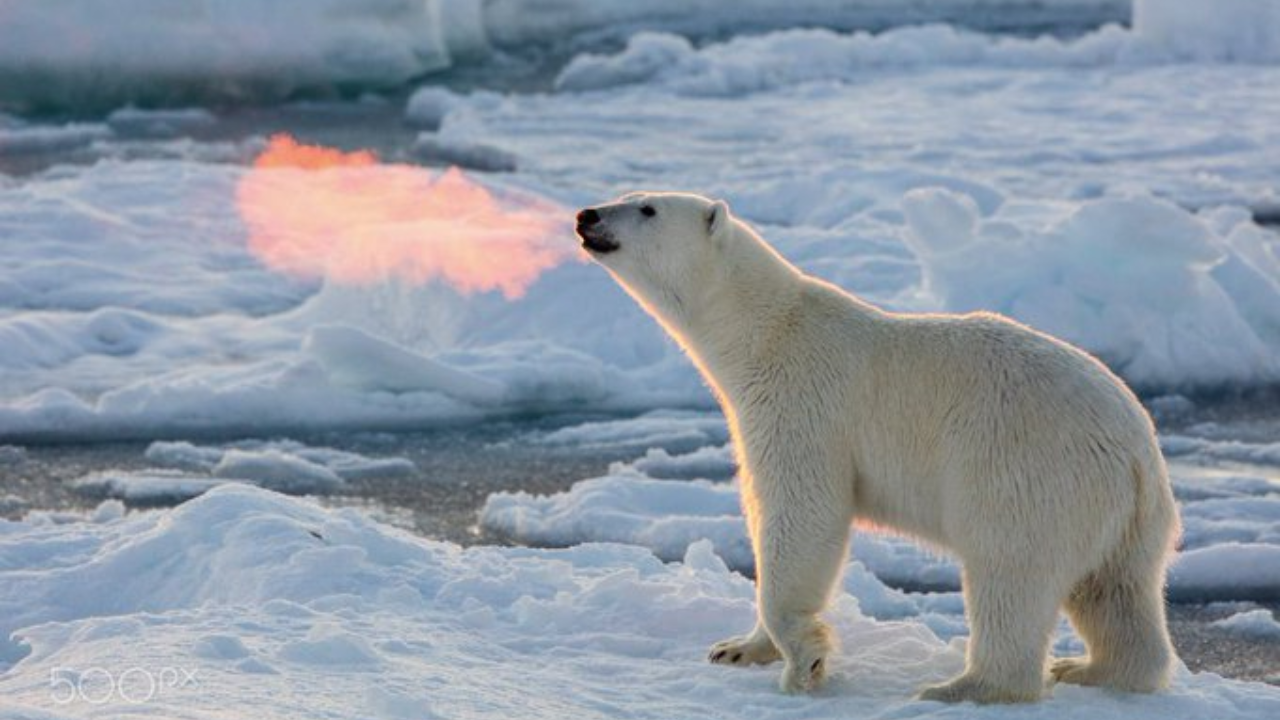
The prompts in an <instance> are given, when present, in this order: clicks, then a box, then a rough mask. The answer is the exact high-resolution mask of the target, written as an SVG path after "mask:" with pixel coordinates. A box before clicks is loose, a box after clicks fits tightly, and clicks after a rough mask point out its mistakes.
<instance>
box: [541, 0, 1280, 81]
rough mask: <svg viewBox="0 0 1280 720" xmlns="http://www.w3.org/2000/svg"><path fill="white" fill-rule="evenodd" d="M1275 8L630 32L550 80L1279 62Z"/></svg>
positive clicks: (1158, 3) (1262, 3) (1138, 6)
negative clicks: (699, 38) (724, 38)
mask: <svg viewBox="0 0 1280 720" xmlns="http://www.w3.org/2000/svg"><path fill="white" fill-rule="evenodd" d="M1277 38H1280V11H1277V10H1276V8H1275V5H1274V4H1273V3H1270V2H1268V1H1267V0H1231V1H1230V2H1228V3H1225V4H1224V3H1216V2H1213V1H1212V0H1136V3H1135V14H1134V23H1133V27H1132V29H1126V28H1122V27H1120V26H1118V25H1108V26H1106V27H1103V28H1102V29H1100V30H1098V31H1096V32H1093V33H1089V34H1087V35H1084V36H1083V37H1080V38H1075V39H1069V40H1059V39H1054V38H1051V37H1045V36H1042V37H1036V38H1018V37H1008V38H1000V39H994V40H993V39H992V38H991V37H989V36H987V35H983V34H980V33H976V32H972V31H966V30H962V29H957V28H956V27H955V26H953V25H942V24H935V25H920V26H908V27H902V28H893V29H890V30H887V31H885V32H880V33H875V34H873V33H870V32H866V31H860V32H855V33H839V32H833V31H832V30H830V29H798V30H789V31H781V32H775V33H770V34H767V35H762V36H755V37H750V36H743V37H737V38H734V39H732V40H730V41H728V42H725V43H720V44H714V45H710V46H707V47H704V48H698V47H695V46H694V44H693V43H692V42H690V41H689V40H688V39H687V38H686V37H684V36H682V35H675V34H670V33H657V32H640V33H637V34H635V35H634V36H632V37H631V38H630V39H629V40H628V42H627V47H626V49H625V50H623V51H622V52H620V53H618V54H616V55H595V54H583V55H579V56H578V57H576V58H574V60H573V61H572V62H571V63H569V65H568V66H567V67H566V68H565V69H564V70H563V71H562V72H561V73H560V75H559V77H558V78H557V79H556V86H557V88H559V89H561V90H570V91H588V90H600V89H604V88H610V87H617V86H621V85H630V84H636V83H648V84H657V85H662V86H665V87H667V88H669V89H670V90H672V91H674V92H677V93H680V94H689V95H707V94H712V95H723V96H736V95H742V94H746V93H752V92H759V91H761V90H767V89H773V88H781V87H785V86H788V85H793V84H795V83H801V82H814V81H820V80H838V81H852V80H856V79H857V78H858V77H860V76H861V75H864V74H866V73H868V72H871V71H875V70H882V69H886V68H896V69H901V68H920V67H928V66H948V67H956V66H970V65H976V66H999V67H1009V68H1036V67H1081V68H1087V67H1098V66H1109V65H1122V66H1125V65H1148V64H1157V63H1167V62H1178V61H1185V60H1193V61H1200V62H1205V61H1213V62H1243V63H1268V62H1275V61H1277V60H1280V40H1277Z"/></svg>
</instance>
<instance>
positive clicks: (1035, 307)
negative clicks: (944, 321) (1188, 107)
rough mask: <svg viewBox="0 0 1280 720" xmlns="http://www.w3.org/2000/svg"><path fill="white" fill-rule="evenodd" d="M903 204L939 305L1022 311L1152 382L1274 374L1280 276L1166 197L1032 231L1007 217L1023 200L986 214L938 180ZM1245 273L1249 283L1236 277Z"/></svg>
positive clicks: (1279, 342)
mask: <svg viewBox="0 0 1280 720" xmlns="http://www.w3.org/2000/svg"><path fill="white" fill-rule="evenodd" d="M903 209H904V211H905V213H906V219H907V224H908V226H909V227H910V229H911V231H910V232H909V233H908V235H907V237H906V241H907V244H908V245H909V246H910V247H911V249H912V250H913V251H914V252H915V253H916V255H917V257H918V258H919V259H920V261H921V265H922V269H921V270H922V273H923V281H922V292H924V293H925V294H926V295H927V296H929V297H930V298H931V300H932V302H933V303H934V304H937V305H939V306H942V307H945V308H947V309H949V310H954V311H970V310H994V311H996V312H1001V313H1005V314H1008V315H1010V316H1013V317H1016V318H1018V319H1020V320H1024V321H1026V322H1027V323H1029V324H1031V325H1032V326H1033V327H1036V328H1039V329H1041V330H1044V331H1047V332H1049V333H1052V334H1054V335H1057V336H1058V337H1061V338H1063V339H1065V340H1068V341H1070V342H1074V343H1077V344H1080V345H1083V346H1085V347H1088V348H1089V349H1090V350H1091V351H1093V352H1094V353H1095V354H1097V355H1098V356H1099V357H1100V358H1101V359H1102V360H1103V361H1105V362H1107V363H1108V364H1109V365H1110V366H1111V367H1113V368H1115V369H1116V371H1117V372H1119V373H1120V374H1121V375H1123V376H1125V377H1127V378H1130V379H1131V380H1133V381H1135V382H1137V383H1139V384H1141V385H1146V386H1149V387H1150V386H1155V387H1169V386H1177V385H1178V384H1179V383H1188V384H1193V385H1194V384H1200V385H1212V384H1214V383H1238V382H1250V381H1253V382H1273V381H1275V380H1277V379H1280V333H1277V332H1276V330H1277V327H1278V326H1277V324H1276V320H1277V319H1278V318H1280V315H1277V314H1276V313H1277V312H1278V311H1280V282H1277V281H1278V280H1280V275H1277V274H1276V273H1275V269H1274V268H1272V267H1268V266H1263V267H1258V266H1255V265H1253V264H1252V263H1251V262H1250V260H1249V259H1248V258H1246V257H1242V256H1239V255H1237V254H1235V252H1234V251H1233V249H1232V246H1231V244H1230V242H1229V241H1228V240H1227V236H1229V235H1230V233H1231V231H1230V230H1229V231H1228V232H1226V233H1223V234H1218V233H1216V232H1215V231H1214V229H1213V228H1212V227H1211V226H1210V224H1209V223H1208V222H1206V221H1204V220H1203V219H1201V218H1197V217H1195V216H1192V215H1189V214H1187V213H1186V212H1185V211H1183V210H1180V209H1179V208H1177V207H1176V206H1174V205H1172V204H1170V203H1168V202H1164V201H1160V200H1155V199H1152V198H1148V197H1133V198H1113V199H1106V200H1100V201H1098V202H1094V203H1090V204H1087V205H1084V206H1081V207H1080V208H1078V209H1076V210H1074V211H1072V212H1070V213H1069V214H1068V215H1067V216H1066V217H1064V218H1062V219H1060V220H1054V221H1050V222H1049V223H1047V224H1046V226H1045V227H1043V228H1040V229H1037V230H1033V231H1030V232H1026V231H1023V230H1021V229H1019V228H1017V225H1016V224H1014V223H1011V222H1010V221H1009V215H1011V214H1012V213H1013V212H1017V213H1019V214H1022V215H1024V216H1025V214H1026V208H1019V209H1017V210H1013V209H1011V208H1010V209H1009V211H1008V212H1006V208H1001V210H1000V211H997V212H995V213H993V214H990V215H989V216H988V217H982V213H981V211H980V210H979V208H978V205H977V203H976V202H975V201H974V199H973V198H971V197H970V196H968V195H964V194H961V193H956V192H953V191H949V190H944V189H921V190H914V191H912V192H909V193H907V195H906V197H905V198H904V199H903ZM1232 230H1234V228H1232ZM997 255H998V256H1001V257H1002V258H1003V260H1002V262H1001V267H1000V268H999V269H998V270H997V271H995V272H993V271H992V268H991V267H990V263H989V259H990V258H991V257H993V256H997ZM1221 268H1233V269H1234V272H1225V271H1224V270H1220V269H1221ZM1246 273H1247V274H1248V277H1249V279H1250V280H1254V281H1255V282H1237V281H1236V279H1237V277H1238V276H1240V275H1243V274H1246ZM1135 336H1141V337H1142V338H1143V341H1142V342H1141V343H1139V344H1136V345H1135V343H1134V342H1133V340H1132V339H1133V338H1134V337H1135Z"/></svg>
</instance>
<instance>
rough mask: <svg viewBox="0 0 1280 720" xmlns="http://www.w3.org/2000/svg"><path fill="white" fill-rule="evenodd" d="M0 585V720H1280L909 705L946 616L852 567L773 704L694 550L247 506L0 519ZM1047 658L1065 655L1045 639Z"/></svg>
mask: <svg viewBox="0 0 1280 720" xmlns="http://www.w3.org/2000/svg"><path fill="white" fill-rule="evenodd" d="M0 567H2V568H3V569H4V573H5V582H4V583H3V584H0V637H7V636H8V633H10V632H13V631H16V633H15V635H14V636H13V638H12V639H10V640H7V641H4V642H0V666H6V665H7V666H11V669H10V670H9V672H7V673H5V674H3V675H0V693H3V695H4V702H5V704H4V707H3V709H2V710H0V713H3V716H4V717H5V718H6V719H8V718H14V719H16V718H40V719H41V720H48V719H51V718H96V717H107V716H111V717H116V716H124V715H133V714H138V715H146V716H152V717H165V718H175V719H177V718H224V717H243V716H247V715H253V716H266V717H273V718H293V717H296V718H314V717H361V718H437V717H439V718H448V717H476V716H484V717H490V716H492V717H499V716H504V717H512V716H518V717H523V718H564V717H574V718H610V719H611V720H613V719H616V718H674V717H710V718H727V717H742V716H749V717H756V718H786V717H798V716H803V717H807V718H827V717H831V718H848V717H870V718H890V717H892V718H907V717H912V718H914V717H919V718H932V717H992V718H995V717H1000V718H1012V717H1018V718H1049V717H1052V718H1089V719H1090V720H1100V719H1108V718H1125V719H1126V720H1131V719H1134V718H1159V719H1160V720H1174V719H1176V718H1187V719H1188V720H1192V719H1194V720H1202V719H1203V718H1207V717H1212V718H1216V719H1217V720H1231V719H1233V718H1241V719H1246V718H1247V719H1249V720H1261V719H1262V718H1269V717H1274V716H1275V715H1276V714H1277V713H1278V712H1280V688H1276V687H1273V686H1269V685H1264V684H1257V683H1243V682H1236V681H1231V680H1224V679H1222V678H1220V677H1217V676H1215V675H1211V674H1199V675H1195V674H1191V673H1188V672H1186V671H1185V670H1182V671H1180V672H1179V673H1178V674H1177V677H1176V679H1175V681H1174V685H1173V688H1172V689H1170V690H1169V691H1167V692H1163V693H1159V694H1156V695H1151V696H1127V695H1116V694H1112V693H1107V692H1104V691H1099V690H1094V689H1085V688H1078V687H1069V686H1063V687H1059V688H1056V689H1055V691H1054V693H1053V698H1052V699H1051V700H1048V701H1046V702H1044V703H1043V704H1040V705H1037V706H1033V707H1023V708H1013V709H1009V708H991V709H977V708H974V707H973V706H965V707H951V706H944V705H941V704H937V703H920V702H914V701H912V700H911V699H910V697H911V695H912V693H913V692H914V691H915V689H916V688H917V687H918V686H919V685H920V684H922V683H926V682H931V681H937V680H940V679H943V678H945V677H947V676H949V675H950V674H952V673H955V672H957V671H958V670H959V669H960V668H961V666H962V664H963V647H964V640H963V636H964V634H965V630H964V622H963V619H962V617H961V616H960V615H959V614H958V613H959V610H960V603H959V598H958V597H956V596H955V595H954V594H953V595H950V596H936V595H935V596H918V595H910V594H904V593H900V592H897V591H894V590H890V589H888V588H886V587H885V586H884V585H882V584H880V583H879V582H878V581H876V580H875V578H874V577H873V576H871V575H869V574H867V573H865V572H864V571H862V570H861V569H860V567H859V566H858V565H856V564H854V565H852V566H851V567H850V570H849V573H848V575H847V580H846V583H845V589H844V592H842V593H841V594H840V595H839V597H838V598H837V599H836V601H835V603H834V604H833V606H832V609H831V611H830V617H831V620H832V621H833V623H834V625H835V627H836V630H837V633H838V635H839V638H840V641H841V644H842V645H843V647H844V650H843V651H842V652H841V654H840V655H839V656H838V657H837V658H836V660H835V661H834V663H833V667H832V671H831V675H832V679H831V682H830V685H829V686H828V688H827V689H825V690H823V691H822V692H821V693H819V694H818V695H816V696H814V697H790V696H786V695H783V694H781V693H779V692H778V690H777V687H776V683H777V668H776V667H774V668H753V669H746V670H744V669H739V668H726V667H721V666H715V665H711V664H709V663H707V662H706V660H705V653H706V648H707V647H708V645H709V644H710V643H712V642H714V641H716V640H719V639H722V638H723V637H726V636H729V635H732V634H736V633H739V632H742V631H743V630H745V629H746V628H748V627H750V625H751V622H752V617H753V607H752V606H753V601H752V595H753V589H752V585H751V583H750V581H748V580H746V579H744V578H743V577H741V576H740V575H736V574H733V573H731V572H729V571H728V570H727V569H726V567H725V566H724V564H723V563H722V562H721V561H720V559H719V557H718V556H716V555H715V554H714V553H713V551H712V547H711V544H710V543H708V542H705V541H703V542H699V543H695V544H693V545H692V546H690V548H689V549H688V551H687V553H686V554H685V555H684V557H683V558H682V562H680V563H675V564H663V563H662V562H660V561H659V560H657V559H656V558H655V557H654V556H653V555H651V554H650V553H649V552H648V551H646V550H643V549H640V548H632V547H626V546H621V545H583V546H579V547H576V548H573V549H568V550H529V549H512V548H473V549H468V550H462V549H460V548H458V547H456V546H453V545H446V544H441V543H434V542H430V541H425V540H422V539H419V538H415V537H412V536H409V535H406V534H403V533H400V532H398V531H396V530H393V529H390V528H388V527H386V526H384V525H380V524H377V523H374V522H372V521H370V520H368V519H366V518H365V517H363V516H362V515H360V514H358V513H356V512H354V511H325V510H322V509H320V508H318V507H316V506H314V505H312V504H311V503H309V502H307V501H304V500H296V499H289V498H286V497H284V496H281V495H276V494H273V493H270V492H267V491H264V490H259V489H254V488H247V487H223V488H218V489H217V490H214V491H212V492H210V493H209V494H207V495H205V496H203V497H201V498H199V499H197V500H193V501H191V502H189V503H187V504H185V505H183V506H181V507H179V508H177V509H174V510H167V511H152V512H146V513H138V514H131V515H128V516H126V517H123V518H121V517H119V516H118V515H112V514H110V513H108V514H106V517H104V518H100V521H98V522H92V521H84V522H80V523H75V524H71V525H67V524H62V525H46V524H40V523H38V522H28V523H0ZM876 616H879V617H880V618H882V619H876ZM1246 624H1247V625H1249V626H1252V625H1254V624H1256V620H1237V621H1235V622H1234V623H1233V627H1237V626H1244V625H1246ZM1056 649H1057V651H1058V652H1060V653H1064V654H1070V653H1073V652H1079V651H1080V645H1079V641H1078V640H1076V639H1075V638H1073V637H1071V635H1070V634H1069V631H1067V630H1066V629H1065V627H1064V629H1063V630H1062V633H1061V634H1060V637H1059V640H1058V641H1057V643H1056ZM13 663H18V664H17V665H16V666H14V665H13Z"/></svg>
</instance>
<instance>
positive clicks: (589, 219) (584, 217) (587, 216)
mask: <svg viewBox="0 0 1280 720" xmlns="http://www.w3.org/2000/svg"><path fill="white" fill-rule="evenodd" d="M598 222H600V213H598V212H596V211H595V209H594V208H587V209H586V210H583V211H582V212H580V213H578V224H579V225H582V226H583V227H590V226H592V225H595V224H596V223H598Z"/></svg>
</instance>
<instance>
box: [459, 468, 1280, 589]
mask: <svg viewBox="0 0 1280 720" xmlns="http://www.w3.org/2000/svg"><path fill="white" fill-rule="evenodd" d="M649 457H651V455H647V456H645V457H644V458H641V459H640V460H638V461H636V462H635V463H631V464H628V463H619V464H616V465H615V466H614V467H613V468H611V473H610V474H609V475H607V476H604V477H600V478H593V479H589V480H584V481H582V482H579V483H577V484H575V485H574V486H573V487H572V488H570V489H569V490H568V491H566V492H563V493H557V494H553V495H547V496H535V495H530V494H528V493H523V492H521V493H496V494H494V495H491V496H489V498H488V500H487V501H486V502H485V506H484V508H483V510H482V511H481V514H480V523H481V525H482V526H484V527H485V528H486V529H487V530H488V531H490V532H492V533H494V534H496V535H499V536H503V537H507V538H510V539H513V540H516V541H518V542H522V543H527V544H532V545H539V546H547V547H567V546H572V545H576V544H578V543H585V542H600V541H603V542H617V543H625V544H628V545H639V546H641V547H646V548H649V549H650V550H651V551H653V552H654V553H655V554H656V555H657V556H658V557H659V558H662V559H664V560H676V559H679V558H680V557H681V556H682V555H683V554H684V552H685V550H686V549H687V548H688V547H689V545H690V544H691V543H693V542H695V541H697V540H700V539H705V540H708V541H710V542H711V544H712V546H713V547H714V548H715V550H716V552H717V554H719V555H720V556H721V557H722V558H724V560H725V562H726V563H728V565H729V567H731V568H733V569H736V570H740V571H742V572H745V573H748V574H751V573H753V572H754V557H753V555H752V552H751V545H750V542H749V540H748V538H747V534H746V525H745V522H744V520H743V518H742V513H741V508H740V506H739V488H738V485H737V483H736V482H731V483H730V482H708V481H706V480H694V481H688V480H659V479H655V478H653V477H650V476H648V475H646V474H645V473H644V472H642V471H641V470H640V469H639V467H640V466H642V465H643V464H644V463H645V462H646V460H647V459H648V458H649ZM677 457H679V456H677ZM684 457H691V456H684ZM1173 481H1174V489H1175V493H1176V494H1177V495H1178V497H1179V500H1180V503H1181V507H1180V510H1181V513H1182V518H1183V524H1184V536H1183V538H1182V550H1183V552H1182V554H1181V555H1180V556H1179V557H1178V559H1177V560H1176V562H1175V564H1174V565H1173V567H1172V569H1171V570H1170V575H1169V596H1170V597H1171V598H1172V599H1175V600H1179V601H1182V600H1187V601H1204V600H1231V599H1235V600H1277V599H1280V483H1276V482H1274V481H1272V480H1269V479H1267V477H1266V476H1265V475H1262V476H1248V475H1241V474H1240V473H1239V472H1237V471H1229V470H1223V469H1208V468H1205V467H1198V466H1191V467H1188V466H1182V465H1175V466H1174V469H1173ZM852 547H853V550H852V554H853V557H854V558H856V559H857V560H859V561H860V562H862V563H863V565H865V566H866V568H867V569H868V570H869V571H870V572H872V573H873V574H874V575H875V576H876V577H878V578H879V579H880V581H882V582H884V583H886V584H889V585H892V586H895V587H904V588H911V589H916V590H922V589H923V590H955V589H958V588H959V585H960V573H959V569H958V567H957V565H956V563H955V562H953V561H952V560H950V559H949V558H947V557H944V556H939V555H938V554H936V553H934V552H931V551H930V550H928V549H925V548H922V547H921V546H919V545H917V544H915V543H912V542H910V541H908V540H905V539H902V538H898V537H893V536H886V535H882V534H878V533H876V532H874V531H861V530H859V531H858V532H855V533H854V538H853V541H852Z"/></svg>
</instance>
